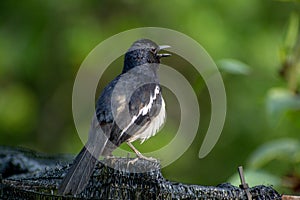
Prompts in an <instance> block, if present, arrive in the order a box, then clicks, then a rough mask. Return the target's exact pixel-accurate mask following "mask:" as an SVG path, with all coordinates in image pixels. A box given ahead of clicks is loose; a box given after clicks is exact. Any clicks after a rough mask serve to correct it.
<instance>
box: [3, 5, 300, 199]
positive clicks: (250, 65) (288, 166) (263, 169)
mask: <svg viewBox="0 0 300 200" xmlns="http://www.w3.org/2000/svg"><path fill="white" fill-rule="evenodd" d="M299 8H300V7H299V1H271V0H264V1H261V0H248V1H246V0H227V1H224V0H201V1H196V0H194V1H179V0H177V1H137V0H123V1H109V0H102V1H96V0H92V1H84V0H77V1H68V0H67V1H57V0H53V1H36V0H29V1H1V3H0V133H1V134H0V144H1V145H12V146H23V147H28V148H31V149H34V150H37V151H41V152H47V153H73V154H75V153H77V152H78V151H79V150H80V148H81V147H82V145H83V144H82V143H81V141H80V139H79V138H78V135H77V134H76V129H75V126H74V123H73V118H72V108H71V105H72V99H71V96H72V87H73V82H74V79H75V76H76V73H77V70H78V68H79V67H80V64H81V62H82V61H83V60H84V59H85V57H86V56H87V54H88V53H89V52H90V51H91V50H92V49H93V48H94V47H95V46H96V45H97V44H99V43H100V42H101V41H103V40H105V39H106V38H108V37H110V36H112V35H114V34H117V33H119V32H121V31H125V30H128V29H131V28H136V27H144V26H157V27H165V28H170V29H174V30H177V31H180V32H183V33H185V34H187V35H189V36H190V37H192V38H193V39H195V40H196V41H198V42H199V43H200V44H201V45H202V46H203V47H204V48H205V49H206V50H207V52H208V53H209V54H210V55H211V56H212V58H213V59H214V61H215V62H216V63H217V64H218V66H219V67H220V70H221V71H222V75H223V78H224V84H225V87H226V93H227V101H228V110H227V118H226V123H225V126H224V130H223V133H222V135H221V137H220V139H219V141H218V143H217V145H216V146H215V148H214V149H213V151H212V152H211V153H210V154H209V155H208V156H206V157H205V158H204V159H199V158H198V152H199V148H200V146H201V143H202V140H203V138H204V134H205V132H206V130H207V126H208V122H209V119H210V100H209V94H208V92H207V89H206V87H205V85H204V84H203V81H202V80H201V78H200V75H195V73H194V72H195V71H193V70H185V69H187V68H184V67H185V66H184V64H182V65H181V66H178V63H177V60H176V58H175V57H176V56H175V57H174V58H173V59H172V58H170V59H169V60H168V61H166V63H167V64H168V65H170V66H172V65H176V66H177V68H178V70H179V71H183V73H184V74H185V76H186V77H190V82H191V83H192V84H193V88H194V90H195V91H196V93H197V95H198V98H199V101H200V109H201V122H200V129H199V134H198V135H197V138H196V139H195V141H194V142H193V144H192V146H191V147H190V148H189V149H188V150H187V151H186V152H185V154H184V155H183V156H182V157H180V159H178V160H177V161H176V162H174V163H172V164H171V165H170V166H168V167H166V168H164V169H163V173H164V176H165V177H166V178H168V179H170V180H173V181H178V182H183V183H190V184H202V185H217V184H219V183H222V182H226V181H230V182H232V183H234V184H235V185H237V184H239V183H238V181H237V180H238V179H237V177H236V176H234V174H236V169H237V167H238V166H239V165H243V166H244V168H245V170H246V180H247V181H248V182H249V184H250V186H253V185H255V184H266V185H273V186H274V187H275V188H276V189H278V190H279V191H280V192H288V193H300V167H299V166H300V141H299V133H300V112H299V110H300V100H299V98H300V97H299V96H298V93H299V92H298V89H299V79H300V78H299V77H300V76H299V71H300V69H299V68H300V64H299V63H300V62H299V57H300V56H299V55H300V50H299V49H300V48H299V36H298V35H299V34H298V29H299V28H298V21H299V16H298V14H299ZM120 59H122V58H120ZM116 63H117V64H118V63H119V66H117V65H116V64H115V65H114V66H112V67H110V68H109V70H108V71H107V73H106V74H105V76H104V77H102V78H101V81H102V82H101V83H103V84H105V83H107V82H108V81H110V80H111V79H112V78H113V76H114V75H116V74H117V73H119V72H120V70H121V67H122V66H121V64H122V61H121V60H120V62H116ZM182 63H184V62H182ZM115 66H116V67H115ZM279 72H280V73H279ZM166 93H169V96H170V98H169V99H172V98H171V97H172V94H171V93H170V92H169V91H167V90H166ZM174 98H175V97H174ZM170 101H171V100H170ZM167 104H168V102H167ZM170 104H171V105H175V106H176V105H177V104H176V101H175V100H174V102H173V103H170ZM175 106H174V107H175ZM172 110H173V108H172ZM174 110H175V111H172V113H173V114H171V115H169V116H174V119H172V117H171V119H170V121H168V126H167V127H165V128H164V129H163V132H164V133H161V134H159V135H158V136H156V137H154V138H152V139H151V140H150V141H147V142H145V145H137V146H138V148H139V149H140V150H141V151H142V152H146V151H149V150H152V149H155V147H156V146H155V145H157V147H160V146H163V145H164V144H165V143H166V142H168V141H169V140H170V139H171V138H172V137H173V135H172V134H174V132H176V129H177V127H178V125H176V124H177V123H176V120H177V121H178V119H177V118H178V117H176V116H177V115H178V113H180V111H177V110H176V109H174ZM168 120H169V119H168ZM160 135H166V136H160ZM160 138H161V139H160ZM124 148H126V147H124Z"/></svg>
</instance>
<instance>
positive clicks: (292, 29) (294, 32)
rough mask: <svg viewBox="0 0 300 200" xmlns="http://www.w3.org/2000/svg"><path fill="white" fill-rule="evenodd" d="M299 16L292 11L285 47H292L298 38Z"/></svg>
mask: <svg viewBox="0 0 300 200" xmlns="http://www.w3.org/2000/svg"><path fill="white" fill-rule="evenodd" d="M298 28H299V17H298V15H297V14H296V13H292V14H291V15H290V19H289V25H288V30H287V34H286V38H285V41H284V47H285V48H286V49H288V50H290V49H292V48H293V47H294V46H295V44H296V42H297V38H298Z"/></svg>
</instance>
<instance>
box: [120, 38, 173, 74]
mask: <svg viewBox="0 0 300 200" xmlns="http://www.w3.org/2000/svg"><path fill="white" fill-rule="evenodd" d="M169 47H170V46H168V45H160V46H159V45H157V44H156V43H155V42H153V41H151V40H149V39H140V40H137V41H135V42H134V43H133V44H132V45H131V47H130V48H129V49H128V51H127V52H126V54H125V60H124V69H123V73H124V72H126V71H128V70H130V69H132V68H134V67H136V66H140V65H143V64H146V63H153V64H154V66H155V64H158V63H160V59H161V58H162V57H168V56H171V54H168V53H159V51H160V50H162V49H166V48H169Z"/></svg>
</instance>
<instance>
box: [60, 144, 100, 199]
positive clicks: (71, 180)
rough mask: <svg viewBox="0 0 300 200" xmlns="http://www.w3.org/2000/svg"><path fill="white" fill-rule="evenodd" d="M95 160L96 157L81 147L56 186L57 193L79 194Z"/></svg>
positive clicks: (93, 166) (87, 179) (84, 185)
mask: <svg viewBox="0 0 300 200" xmlns="http://www.w3.org/2000/svg"><path fill="white" fill-rule="evenodd" d="M96 161H97V158H95V157H94V156H93V155H92V154H91V153H90V152H89V150H88V149H87V148H86V147H83V148H82V150H81V151H80V153H79V154H78V155H77V156H76V158H75V160H74V162H73V164H72V166H71V168H70V169H69V171H68V173H67V175H66V176H65V177H64V179H63V181H62V182H61V184H60V186H59V188H58V194H60V195H65V194H79V193H80V192H81V191H82V190H83V189H84V188H85V187H86V185H87V184H88V181H89V179H90V177H91V175H92V173H93V170H94V168H95V164H96Z"/></svg>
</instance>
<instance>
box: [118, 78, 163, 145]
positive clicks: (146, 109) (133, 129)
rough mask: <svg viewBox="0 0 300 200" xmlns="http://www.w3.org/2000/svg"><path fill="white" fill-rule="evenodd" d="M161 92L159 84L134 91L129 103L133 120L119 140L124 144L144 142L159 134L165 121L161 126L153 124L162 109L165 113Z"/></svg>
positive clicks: (124, 129) (147, 85)
mask: <svg viewBox="0 0 300 200" xmlns="http://www.w3.org/2000/svg"><path fill="white" fill-rule="evenodd" d="M160 90H161V88H160V86H159V85H158V84H157V83H149V84H145V85H143V86H141V87H139V88H138V89H137V90H136V91H134V93H133V94H132V96H131V98H130V101H129V112H130V117H131V120H130V121H129V123H128V124H127V126H126V127H124V128H123V129H122V131H121V133H120V135H119V137H118V140H120V141H122V142H124V141H125V140H129V141H134V140H137V139H141V140H144V139H146V138H148V137H150V136H152V135H154V134H155V133H156V132H157V130H158V128H159V127H160V126H161V125H162V123H163V120H162V121H161V120H160V125H157V124H155V123H153V122H155V119H156V118H157V117H158V116H159V114H160V111H161V109H162V108H163V112H164V102H163V99H162V97H161V91H160ZM163 118H164V117H163ZM155 127H156V128H155ZM145 131H146V132H145ZM145 134H146V135H145Z"/></svg>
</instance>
